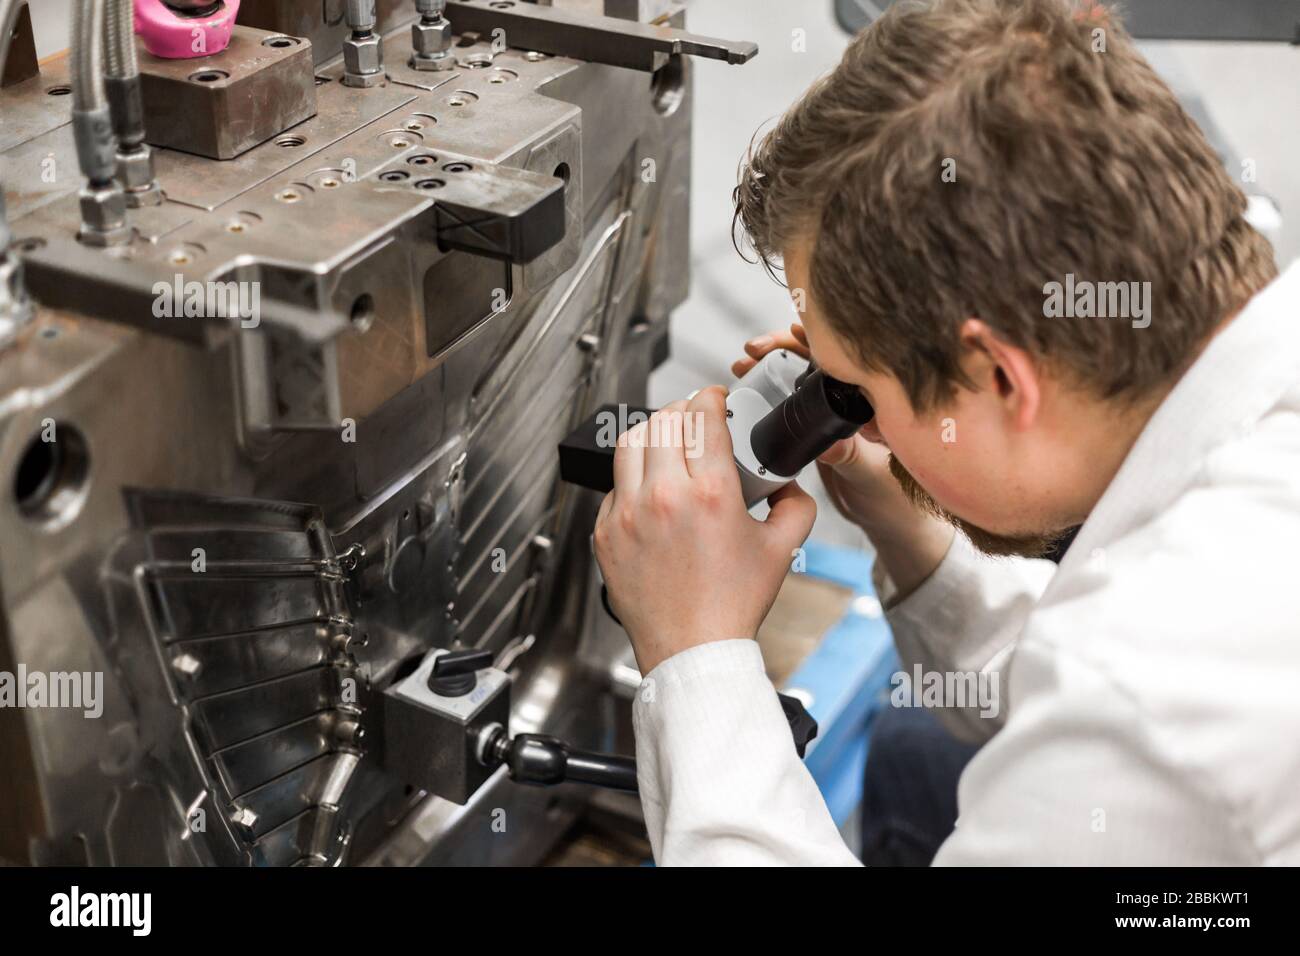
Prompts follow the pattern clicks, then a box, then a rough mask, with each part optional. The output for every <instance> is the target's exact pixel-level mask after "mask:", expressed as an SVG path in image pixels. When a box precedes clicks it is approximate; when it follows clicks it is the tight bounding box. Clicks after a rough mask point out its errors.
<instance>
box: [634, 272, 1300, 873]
mask: <svg viewBox="0 0 1300 956" xmlns="http://www.w3.org/2000/svg"><path fill="white" fill-rule="evenodd" d="M1097 321H1106V320H1101V319H1099V320H1097ZM1110 321H1115V320H1110ZM1155 321H1159V316H1156V317H1155ZM1133 334H1134V335H1142V334H1144V333H1143V331H1142V330H1140V329H1136V330H1134V332H1133ZM1298 554H1300V263H1297V264H1296V265H1293V266H1292V267H1291V268H1290V269H1289V270H1288V271H1287V272H1286V273H1285V274H1284V275H1283V276H1282V277H1281V278H1279V279H1278V280H1277V281H1276V282H1275V283H1273V284H1272V285H1271V286H1269V287H1268V288H1267V289H1265V290H1264V291H1263V292H1261V293H1260V294H1259V295H1258V296H1256V297H1255V298H1254V299H1253V300H1252V301H1251V303H1250V304H1249V305H1248V306H1247V308H1246V309H1245V310H1244V311H1243V312H1242V313H1241V314H1240V315H1239V316H1238V317H1237V318H1236V319H1235V320H1234V321H1233V322H1231V323H1229V325H1228V326H1227V327H1226V328H1225V329H1224V330H1223V331H1222V332H1221V333H1220V334H1219V335H1217V336H1216V337H1215V338H1214V339H1213V340H1212V341H1211V342H1210V344H1209V346H1208V347H1207V348H1206V350H1205V352H1204V353H1203V354H1202V356H1201V357H1200V358H1199V359H1198V360H1197V361H1196V363H1195V364H1194V365H1193V366H1192V368H1191V369H1190V370H1189V371H1188V372H1187V373H1186V375H1184V376H1183V378H1182V380H1181V381H1180V382H1179V383H1178V384H1177V386H1176V387H1175V388H1174V390H1173V391H1172V392H1171V393H1170V395H1169V396H1168V398H1167V399H1166V400H1165V401H1164V403H1163V404H1162V405H1161V406H1160V408H1159V409H1158V410H1157V411H1156V413H1155V414H1154V416H1153V417H1152V418H1151V420H1150V422H1149V423H1148V424H1147V426H1146V428H1145V429H1144V430H1143V432H1142V434H1141V436H1140V437H1139V438H1138V441H1137V443H1136V444H1135V446H1134V447H1133V449H1132V451H1131V453H1130V454H1129V456H1128V457H1127V459H1125V461H1124V464H1123V466H1122V467H1121V468H1120V470H1119V473H1118V474H1117V475H1116V476H1115V479H1114V481H1113V482H1112V483H1111V485H1110V487H1109V488H1108V489H1107V490H1106V492H1105V494H1104V495H1103V496H1102V499H1101V500H1100V501H1099V502H1098V503H1097V506H1096V507H1095V508H1094V509H1093V512H1092V514H1091V515H1090V516H1089V517H1088V520H1087V522H1086V523H1085V524H1084V526H1083V528H1082V529H1081V531H1080V532H1079V536H1078V538H1077V539H1076V540H1075V542H1074V544H1073V545H1072V546H1071V548H1070V550H1069V552H1068V553H1067V554H1066V556H1065V558H1064V560H1063V561H1062V563H1061V565H1060V567H1059V569H1058V568H1055V567H1054V566H1053V565H1051V564H1050V563H1049V562H1046V561H1032V560H1027V559H1019V558H1012V559H1006V558H997V559H995V558H987V557H984V556H982V555H979V554H978V553H977V552H976V551H975V550H974V549H973V548H972V547H971V545H970V544H969V542H968V541H966V539H965V538H964V537H962V536H961V535H958V536H957V538H956V540H955V542H954V544H953V546H952V547H951V549H950V550H949V553H948V555H947V556H946V557H945V558H944V560H943V562H942V563H941V564H940V565H939V567H938V569H936V571H935V572H934V574H933V575H931V577H930V578H929V579H927V580H926V581H925V582H924V583H923V584H922V585H921V586H920V587H919V588H918V589H917V590H916V591H914V592H913V593H912V594H910V595H908V596H907V597H906V598H905V599H904V600H903V601H901V602H899V603H898V604H897V605H895V606H893V607H890V608H889V609H888V611H887V614H888V618H889V622H890V625H891V626H892V627H893V630H894V638H895V641H896V643H897V645H898V650H899V654H900V656H901V658H902V659H903V662H904V668H905V670H907V671H909V672H911V671H912V669H913V666H914V665H915V664H916V663H920V664H921V666H922V667H923V668H924V669H925V670H926V671H968V670H981V671H985V672H991V671H992V670H996V671H998V675H999V684H1000V690H1001V696H1000V714H999V716H998V718H997V719H989V718H981V717H980V716H978V713H977V712H978V710H979V707H978V706H971V707H968V708H967V709H966V710H964V711H963V710H938V711H936V713H937V715H938V716H939V717H940V719H941V720H944V721H945V722H946V723H947V724H948V725H949V726H950V727H951V728H952V729H954V730H956V731H957V732H958V733H959V734H961V735H962V736H964V737H966V738H968V739H969V738H976V739H980V740H985V741H986V743H985V744H984V746H983V747H982V748H981V749H980V751H979V752H978V754H976V756H975V758H974V759H973V760H972V761H971V762H970V764H969V765H968V766H967V768H966V771H965V773H963V774H962V777H961V783H960V785H959V788H958V809H959V817H958V821H957V829H956V831H955V832H954V833H953V835H952V836H951V837H950V838H949V839H948V841H947V842H946V843H944V845H943V846H942V847H941V849H940V851H939V854H938V857H937V859H936V861H935V862H936V863H938V864H958V865H972V864H1114V865H1158V864H1164V865H1214V866H1230V865H1245V864H1290V865H1297V864H1300V557H1298V556H1297V555H1298ZM881 584H882V596H883V597H884V598H885V600H886V602H887V603H888V599H889V590H890V588H891V586H890V584H889V582H888V581H887V580H885V581H882V582H881ZM633 719H634V724H635V728H636V739H637V763H638V773H639V781H640V789H641V801H642V806H643V807H644V810H645V817H646V825H647V828H648V830H649V834H650V842H651V845H652V847H653V849H654V854H655V859H656V860H657V861H658V862H659V863H660V864H742V865H743V864H852V863H854V862H856V860H855V859H854V857H853V855H852V854H851V853H850V852H849V850H848V849H847V848H846V847H845V845H844V843H843V841H842V840H841V839H840V836H839V833H838V832H837V830H836V828H835V826H834V824H833V822H832V821H831V818H830V815H829V814H828V812H827V810H826V806H825V804H824V803H823V801H822V799H821V795H820V794H819V793H818V791H817V788H816V786H815V784H814V783H813V781H812V778H811V777H810V776H809V774H808V772H807V770H806V769H805V768H804V766H803V764H802V762H801V761H800V760H799V758H798V757H797V756H796V755H795V752H794V750H793V748H792V747H791V745H790V736H789V731H788V729H787V725H786V721H785V719H784V717H783V715H782V712H781V708H780V706H779V705H778V703H777V700H776V696H775V694H774V693H773V690H772V685H771V683H770V682H769V681H768V679H767V677H766V676H765V675H764V672H763V663H762V659H761V657H760V655H759V651H758V647H757V645H756V644H755V643H754V642H753V641H750V640H732V641H721V642H717V643H713V644H706V645H703V646H700V647H696V648H693V649H691V650H689V651H685V652H683V653H681V654H678V655H676V656H674V657H672V658H670V659H669V660H667V661H664V662H663V663H662V664H660V665H659V666H658V667H656V668H655V669H654V670H653V671H652V672H651V673H650V674H649V675H647V677H646V680H645V681H644V682H643V686H642V691H641V693H640V695H638V698H637V701H636V703H635V705H634V711H633ZM995 731H996V735H995Z"/></svg>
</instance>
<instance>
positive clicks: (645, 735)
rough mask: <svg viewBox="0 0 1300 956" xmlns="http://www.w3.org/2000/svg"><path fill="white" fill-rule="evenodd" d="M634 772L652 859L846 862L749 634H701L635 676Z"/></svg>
mask: <svg viewBox="0 0 1300 956" xmlns="http://www.w3.org/2000/svg"><path fill="white" fill-rule="evenodd" d="M632 719H633V726H634V728H635V731H636V756H637V779H638V786H639V789H640V794H641V805H642V807H643V809H644V811H645V819H646V828H647V830H648V831H649V835H650V845H651V847H652V849H653V850H654V857H655V861H656V862H657V863H658V864H659V865H660V866H706V865H721V866H764V865H769V866H775V865H796V866H832V865H833V866H852V865H856V864H857V862H858V861H857V859H856V858H855V857H854V856H853V854H852V853H851V852H849V849H848V847H846V846H845V845H844V841H843V840H842V839H841V838H840V834H839V831H838V830H837V829H836V827H835V822H834V821H833V820H832V819H831V815H830V812H829V811H828V810H827V809H826V803H825V801H824V800H823V799H822V795H821V792H820V791H819V790H818V789H817V785H816V784H815V783H814V782H813V779H812V776H811V774H809V773H808V770H807V768H806V767H804V765H803V761H802V760H801V759H800V758H799V755H798V753H796V752H795V749H794V742H793V740H792V739H791V737H790V728H789V724H788V723H787V722H786V719H785V713H784V712H783V711H782V710H781V704H780V702H779V701H778V700H777V697H776V689H775V688H774V687H773V686H772V682H771V681H770V680H768V678H767V674H766V673H765V671H764V669H763V657H762V654H761V653H760V652H759V648H758V644H757V643H756V642H755V641H752V640H748V639H743V640H729V641H715V642H712V643H709V644H702V645H700V646H698V647H693V648H691V649H689V650H686V651H682V652H681V653H679V654H675V655H674V656H673V657H671V658H669V659H668V660H666V661H664V662H663V663H661V664H660V665H659V666H658V667H656V668H655V669H654V670H652V671H651V672H650V673H649V674H648V675H646V677H645V679H644V680H643V681H642V683H641V687H640V690H639V692H638V695H637V699H636V701H635V703H634V704H633V710H632Z"/></svg>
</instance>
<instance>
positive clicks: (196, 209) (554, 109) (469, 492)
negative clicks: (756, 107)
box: [0, 3, 692, 865]
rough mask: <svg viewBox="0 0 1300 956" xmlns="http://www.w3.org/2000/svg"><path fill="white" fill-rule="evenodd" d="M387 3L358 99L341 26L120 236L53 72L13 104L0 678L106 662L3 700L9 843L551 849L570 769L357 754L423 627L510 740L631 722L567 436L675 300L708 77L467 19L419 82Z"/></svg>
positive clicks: (309, 858) (163, 180)
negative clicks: (41, 703) (107, 220)
mask: <svg viewBox="0 0 1300 956" xmlns="http://www.w3.org/2000/svg"><path fill="white" fill-rule="evenodd" d="M248 5H249V6H250V7H257V6H258V4H256V3H249V4H248ZM263 6H265V5H263ZM286 6H288V5H286ZM329 6H330V4H326V7H327V8H329ZM315 7H316V10H317V16H320V4H315ZM409 12H410V14H411V16H410V17H408V18H406V19H404V20H401V21H400V22H396V23H393V24H391V25H390V32H389V33H388V34H387V35H386V36H385V45H386V47H387V51H386V52H387V57H386V59H387V64H386V68H385V69H386V79H385V80H384V81H383V82H382V83H381V84H379V85H377V86H375V87H372V88H363V89H353V88H348V87H345V86H344V85H343V84H342V83H341V82H340V78H341V76H342V74H343V71H344V65H343V62H342V56H341V53H342V48H341V45H340V46H339V48H338V49H337V51H336V52H335V54H334V55H333V58H332V59H331V60H329V62H327V63H324V64H323V65H321V66H318V67H317V69H316V71H315V72H316V75H317V77H318V79H317V80H316V81H314V82H317V83H319V85H318V86H315V87H314V89H315V92H316V113H315V115H313V116H311V117H310V118H308V119H305V120H303V121H302V122H299V123H297V124H296V125H294V126H292V127H291V128H289V129H287V130H285V131H284V133H282V134H278V135H275V136H273V137H272V138H271V139H270V140H268V141H265V142H262V143H260V144H259V145H255V146H253V147H251V148H249V149H248V150H247V151H245V152H242V153H241V154H239V155H237V156H235V157H234V158H232V159H229V160H224V161H222V160H213V159H209V158H206V157H203V156H199V155H196V154H195V153H194V152H180V151H179V150H177V149H172V148H167V147H163V148H159V149H158V150H157V151H156V168H157V173H158V179H159V183H160V186H161V189H162V192H163V194H164V197H165V201H163V202H162V203H161V204H159V205H156V206H151V207H146V208H141V209H132V210H130V211H129V212H128V214H127V222H128V224H129V227H130V230H131V241H130V242H129V243H128V244H126V245H124V246H121V247H117V248H112V249H105V248H98V247H93V246H88V245H87V244H85V243H82V242H79V241H78V240H77V238H76V232H77V229H78V223H79V222H80V218H81V210H80V203H79V198H78V193H79V190H80V188H81V183H80V182H79V177H78V176H77V175H76V173H75V159H74V158H73V156H72V148H73V147H72V141H71V134H70V130H69V111H68V102H67V99H68V98H67V97H65V96H60V95H51V93H50V90H51V89H52V88H56V87H58V86H60V85H63V84H65V83H66V67H65V66H64V65H63V64H62V63H61V62H59V61H55V62H53V63H50V64H47V65H46V67H45V68H44V70H43V73H42V75H41V76H39V77H35V78H32V79H29V80H27V81H25V82H23V83H19V84H16V85H15V86H13V87H10V88H8V89H6V90H5V91H4V92H3V93H0V114H2V115H3V117H4V121H5V122H4V124H3V126H4V130H3V133H2V134H0V154H3V156H4V159H5V160H6V170H7V173H8V175H7V176H6V178H5V180H4V184H5V189H6V190H7V191H8V196H7V198H8V209H9V213H10V219H11V223H12V226H13V229H14V233H15V235H16V237H17V240H18V244H17V246H16V247H15V248H16V249H17V250H18V251H19V254H20V255H21V256H22V259H23V261H24V264H25V266H26V277H27V284H28V285H29V286H30V288H31V291H32V293H33V296H34V298H35V300H36V303H37V308H36V314H35V317H34V318H33V320H32V321H31V322H29V323H28V324H26V325H24V326H23V327H21V328H20V329H18V330H17V331H16V332H15V334H14V335H13V336H12V337H11V338H10V339H9V341H8V342H7V344H4V345H0V670H4V671H14V670H15V669H16V668H17V666H18V665H19V664H20V663H21V664H22V665H23V667H24V668H26V669H27V670H28V671H32V672H36V671H39V672H43V673H56V672H68V673H71V672H78V673H91V674H100V675H102V679H103V695H102V713H101V714H100V715H99V716H98V717H96V718H93V719H92V718H88V717H86V716H85V715H84V714H83V713H82V712H81V711H77V710H71V709H66V708H57V707H44V708H32V709H24V710H18V709H12V708H0V747H2V748H3V749H4V752H5V753H7V754H11V755H13V757H12V760H10V762H9V763H8V764H7V770H8V772H7V774H6V776H5V778H4V779H0V805H2V806H4V807H5V808H6V812H5V814H3V815H2V819H0V858H3V859H5V860H11V861H20V862H33V863H74V864H85V863H90V864H107V863H116V864H123V863H155V864H157V863H162V864H213V863H216V864H257V865H290V864H306V865H330V864H336V863H370V864H383V865H392V864H416V863H442V862H460V863H507V862H509V863H526V862H535V861H537V860H539V859H540V858H542V856H543V855H544V854H545V853H546V851H547V850H548V849H549V847H550V845H551V843H553V841H554V840H555V839H556V838H557V837H558V835H559V834H560V833H561V832H562V831H563V829H564V825H565V823H566V821H568V820H570V819H572V818H573V817H574V816H575V815H576V814H577V813H578V812H580V810H581V807H582V806H583V805H584V803H585V802H586V801H587V800H588V799H589V797H590V794H589V793H588V792H586V791H584V790H582V789H581V788H571V787H568V786H565V787H560V788H557V789H556V790H554V791H538V790H536V789H533V788H526V787H520V786H518V785H516V784H513V783H511V782H510V781H509V780H508V779H506V778H505V775H504V773H503V772H497V773H495V774H493V775H492V776H491V777H490V779H488V780H487V781H486V782H484V783H483V784H482V786H478V787H476V788H475V787H470V786H468V785H466V786H465V787H464V792H463V793H460V794H456V795H457V796H461V795H463V796H465V797H466V802H465V803H464V804H463V805H462V804H458V803H454V802H451V801H448V800H446V799H443V798H440V797H437V796H434V795H432V794H430V793H429V792H427V791H426V790H424V789H422V788H418V787H417V788H412V787H410V786H408V784H407V783H406V781H403V780H400V779H398V777H397V776H395V775H394V774H393V773H392V772H390V771H389V770H387V769H386V768H385V767H384V766H383V764H382V762H381V761H380V760H378V759H377V755H378V754H380V753H382V752H383V745H384V740H383V733H384V732H383V729H382V727H383V722H382V721H381V720H380V714H381V713H382V707H381V706H380V699H379V696H378V695H381V694H383V693H384V692H385V691H386V690H387V689H388V688H389V687H390V685H391V684H392V683H393V682H394V680H395V678H398V677H399V676H400V675H402V674H403V673H404V668H406V667H407V666H408V665H409V663H410V662H411V661H413V660H419V659H423V658H424V657H425V656H426V655H427V654H428V653H429V652H430V651H431V650H433V649H436V648H452V647H455V648H483V649H486V650H488V651H490V652H491V653H492V654H493V656H494V658H495V661H496V664H497V667H498V668H499V669H500V670H501V671H502V672H503V673H506V674H508V675H509V677H510V680H511V687H510V695H509V699H510V703H511V709H510V713H509V715H508V723H509V731H510V732H511V733H512V734H518V733H529V732H541V733H549V734H554V735H557V736H560V737H563V738H564V739H565V740H567V741H569V742H570V743H572V745H573V746H575V747H578V748H586V749H592V750H611V749H614V748H613V747H611V741H613V740H614V739H615V736H616V735H617V734H620V733H623V734H625V733H626V703H625V702H622V701H621V700H620V699H618V698H617V693H616V689H615V688H612V687H611V684H610V680H609V677H608V675H609V674H610V673H611V672H612V671H613V670H614V665H615V663H616V662H617V661H619V660H621V659H622V657H623V655H624V653H625V651H626V639H625V637H624V636H623V635H622V634H621V632H619V631H618V630H617V629H616V628H615V626H614V625H613V624H612V622H609V621H608V620H607V619H606V618H605V617H604V615H603V614H602V613H601V612H600V610H599V596H598V588H593V580H594V569H593V562H592V557H591V549H590V541H589V536H590V528H591V526H592V524H593V521H594V514H595V509H596V507H597V505H598V503H599V501H598V497H597V496H596V495H594V494H591V493H587V492H579V491H577V490H575V489H571V488H567V487H565V486H563V485H561V484H560V483H559V481H558V459H557V455H556V446H557V444H558V442H559V441H560V439H561V438H563V436H564V435H566V434H567V433H568V432H569V431H570V430H571V429H572V427H573V426H574V425H575V424H576V423H577V422H578V421H580V420H582V419H583V418H585V417H586V416H587V415H589V414H590V412H591V411H592V410H593V409H594V408H596V407H598V406H600V405H601V404H604V403H607V402H611V401H612V402H628V403H630V404H643V403H644V390H645V381H646V376H647V374H648V372H649V370H650V367H651V362H652V357H653V355H655V354H656V352H657V351H658V350H659V345H660V343H661V342H662V340H663V337H664V335H665V334H666V331H667V320H668V316H669V314H670V312H671V310H672V309H673V307H674V306H675V305H676V304H677V303H679V302H680V301H681V299H682V298H683V297H684V295H685V291H686V282H687V276H688V271H689V270H688V258H687V255H688V248H687V247H688V241H687V236H688V230H687V225H688V222H687V214H686V210H687V198H688V187H689V163H690V136H691V130H690V94H691V82H692V76H691V71H690V70H689V68H684V69H682V70H681V71H680V72H678V73H676V74H674V75H673V76H671V77H670V78H669V81H668V82H669V84H670V85H672V86H673V89H672V90H671V91H670V92H671V93H672V94H673V95H672V96H669V97H667V98H665V96H664V92H665V81H663V80H660V81H657V82H651V80H650V78H649V77H647V76H646V75H645V74H644V73H641V72H635V71H632V70H628V69H623V68H619V67H615V66H610V65H607V64H601V63H593V62H586V61H583V60H578V59H570V58H564V57H558V56H550V55H547V54H545V53H544V52H539V51H537V50H529V49H526V48H524V49H521V48H517V47H513V46H512V47H507V48H505V49H494V48H493V46H492V38H491V37H490V36H484V37H480V38H477V39H476V38H474V37H464V36H461V37H460V38H459V39H458V40H457V41H456V42H455V43H453V45H452V47H451V49H452V50H453V51H454V54H455V58H456V64H457V65H456V68H455V69H452V70H449V71H444V72H425V71H420V70H415V69H412V68H411V67H410V66H409V60H410V58H411V56H412V54H413V52H414V51H413V48H412V38H411V30H410V25H411V22H412V19H413V15H414V9H413V7H412V9H411V10H410V11H409ZM380 16H381V28H389V27H385V24H384V20H383V17H384V5H383V4H381V6H380ZM308 26H309V27H310V29H307V30H305V31H304V32H305V33H307V34H308V35H323V34H324V33H326V32H327V31H328V30H330V29H332V27H330V26H329V25H328V24H327V23H325V22H323V21H322V22H321V23H320V24H316V25H315V26H312V25H310V24H308ZM303 49H306V47H305V45H304V47H303ZM214 59H215V58H214ZM205 65H207V64H206V63H205V61H202V60H198V61H192V62H191V63H190V64H189V66H188V69H189V70H190V71H191V72H194V71H196V70H201V69H203V68H204V66H205ZM48 169H53V170H54V173H53V175H52V176H47V177H42V172H43V171H45V170H48ZM647 169H653V170H654V174H653V175H649V176H648V175H646V172H645V171H646V170H647ZM431 181H436V184H435V183H434V182H431ZM195 290H197V291H195ZM213 292H216V293H221V294H228V296H229V297H227V298H225V299H223V300H222V302H223V303H224V305H223V306H222V307H221V308H213V307H212V306H213V301H212V293H213ZM254 297H255V299H254ZM254 302H255V303H256V304H255V305H254ZM190 305H193V306H194V308H192V309H191V308H190ZM47 439H49V440H47ZM494 719H495V720H498V721H500V720H503V719H505V715H494ZM472 782H473V783H478V781H477V780H474V781H472ZM470 791H472V792H470ZM500 812H504V813H506V814H507V816H508V819H509V821H510V823H509V827H508V828H507V833H508V836H503V835H501V834H499V833H498V832H496V831H494V829H493V828H492V825H491V824H492V820H493V815H494V814H498V813H500Z"/></svg>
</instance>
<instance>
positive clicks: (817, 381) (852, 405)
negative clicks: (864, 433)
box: [749, 369, 875, 478]
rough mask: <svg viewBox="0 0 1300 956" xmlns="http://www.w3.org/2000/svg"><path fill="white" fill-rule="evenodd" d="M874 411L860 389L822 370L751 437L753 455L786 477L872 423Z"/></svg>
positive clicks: (761, 421)
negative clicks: (842, 439)
mask: <svg viewBox="0 0 1300 956" xmlns="http://www.w3.org/2000/svg"><path fill="white" fill-rule="evenodd" d="M874 414H875V410H874V409H872V407H871V404H870V403H869V402H868V401H867V400H866V399H865V398H863V397H862V393H861V392H860V391H858V389H857V387H856V386H854V385H850V384H848V383H847V382H841V381H840V380H839V379H835V378H831V377H830V376H829V375H827V374H826V373H825V372H823V371H822V370H821V369H817V370H816V371H814V372H812V374H810V375H808V376H807V377H806V378H804V379H803V381H802V383H801V384H800V385H799V387H798V388H796V389H795V391H794V392H793V393H791V395H790V397H789V398H787V399H786V400H785V401H783V402H782V403H781V404H780V405H778V406H776V408H774V409H772V410H771V411H770V412H768V413H767V414H766V415H764V416H763V417H762V418H761V419H759V422H758V424H757V425H755V426H754V428H753V430H752V431H751V432H750V433H749V441H750V447H751V448H753V450H754V456H755V457H756V458H757V459H758V462H759V464H761V465H762V466H763V467H764V468H766V469H767V470H768V471H770V472H772V473H773V474H775V475H779V476H780V477H782V478H788V477H792V476H794V475H797V474H798V473H799V471H800V469H802V468H803V467H804V465H807V464H808V463H809V462H811V461H813V460H815V459H816V458H817V456H818V455H820V454H821V453H822V452H824V451H825V450H826V449H828V448H830V447H831V445H833V444H835V443H836V442H837V441H839V440H840V439H841V438H848V437H849V436H850V435H852V434H853V433H854V432H855V431H857V430H858V429H859V428H861V427H862V426H863V425H865V424H866V423H867V422H869V421H871V418H872V416H873V415H874Z"/></svg>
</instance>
